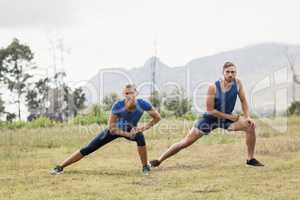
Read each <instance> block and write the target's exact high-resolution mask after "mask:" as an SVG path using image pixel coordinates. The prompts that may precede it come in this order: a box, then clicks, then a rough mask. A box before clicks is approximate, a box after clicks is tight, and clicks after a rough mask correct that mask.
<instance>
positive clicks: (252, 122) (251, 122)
mask: <svg viewBox="0 0 300 200" xmlns="http://www.w3.org/2000/svg"><path fill="white" fill-rule="evenodd" d="M246 121H247V123H248V125H249V128H255V122H254V120H253V119H251V118H250V117H246Z"/></svg>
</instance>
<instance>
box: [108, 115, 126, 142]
mask: <svg viewBox="0 0 300 200" xmlns="http://www.w3.org/2000/svg"><path fill="white" fill-rule="evenodd" d="M117 120H118V116H117V115H115V114H113V113H110V115H109V121H108V127H109V131H110V132H111V133H112V134H115V135H120V136H124V137H130V134H129V133H128V132H126V131H123V130H122V129H119V128H117V127H116V124H117Z"/></svg>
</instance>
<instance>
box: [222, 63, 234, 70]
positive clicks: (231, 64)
mask: <svg viewBox="0 0 300 200" xmlns="http://www.w3.org/2000/svg"><path fill="white" fill-rule="evenodd" d="M232 66H234V67H235V65H234V64H233V63H232V62H229V61H227V62H225V63H224V65H223V71H224V70H225V69H227V68H228V67H232Z"/></svg>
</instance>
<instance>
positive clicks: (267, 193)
mask: <svg viewBox="0 0 300 200" xmlns="http://www.w3.org/2000/svg"><path fill="white" fill-rule="evenodd" d="M171 124H175V126H174V127H171ZM191 125H192V122H187V123H185V122H184V121H182V120H176V121H173V120H172V121H171V120H162V122H161V123H160V125H159V126H157V127H155V129H153V130H150V131H148V132H147V133H145V135H146V138H147V144H148V151H149V158H156V157H157V156H159V155H160V154H161V153H162V152H164V151H165V150H166V149H167V148H168V147H169V146H170V145H171V144H172V143H174V142H176V141H178V140H180V139H181V138H182V137H183V136H184V135H185V134H186V132H187V130H188V129H189V128H190V127H191ZM100 129H101V127H99V126H97V125H89V126H81V125H77V126H76V125H69V126H62V127H57V126H54V127H49V128H34V129H29V128H20V129H1V130H0V131H1V132H0V181H1V187H0V199H1V200H2V199H3V200H25V199H26V200H27V199H28V200H36V199H38V200H40V199H51V200H52V199H58V200H101V199H103V200H107V199H108V200H110V199H122V200H127V199H130V200H131V199H147V200H148V199H153V200H159V199H162V200H165V199H174V200H176V199H178V200H182V199H220V200H224V199H225V200H226V199H228V200H229V199H230V200H234V199H236V200H246V199H247V200H252V199H253V200H254V199H263V200H271V199H272V200H279V199H284V200H292V199H295V200H296V199H299V196H300V131H299V130H300V118H297V117H293V118H290V119H289V124H288V131H287V132H286V133H277V132H276V131H274V130H272V129H271V128H270V127H269V126H267V125H266V124H263V123H262V122H259V123H258V130H257V134H258V138H257V150H256V152H257V154H256V155H257V158H258V159H259V160H261V161H263V162H264V163H265V164H266V167H264V168H251V167H246V166H245V164H244V163H245V155H246V148H245V144H244V143H245V142H244V136H243V133H240V132H239V133H233V134H232V133H230V134H222V133H221V132H220V131H218V130H217V131H215V132H214V133H213V134H212V135H209V136H205V137H203V138H201V139H200V140H199V141H197V143H196V144H194V145H192V146H191V147H190V148H188V149H186V150H184V151H182V152H180V153H179V154H177V155H176V156H174V157H172V158H171V159H169V160H168V161H166V162H165V163H164V164H163V165H162V166H161V167H159V168H158V169H155V170H153V171H152V173H151V174H150V175H149V176H146V177H145V176H143V175H142V174H141V167H140V163H139V159H138V157H137V152H136V144H135V143H133V142H128V141H127V140H124V139H119V140H116V141H114V142H112V143H111V144H109V145H107V146H105V147H103V148H102V149H100V150H98V151H97V152H95V153H93V154H91V155H90V156H88V157H86V158H84V159H83V160H82V161H80V162H78V163H76V164H74V165H73V166H71V167H69V168H67V169H66V171H65V173H64V174H63V175H60V176H51V175H50V174H49V173H48V172H49V169H50V168H52V167H53V166H54V165H55V164H56V163H58V162H60V161H61V160H63V159H64V158H65V157H66V156H68V155H69V154H70V153H72V152H73V151H74V150H76V149H78V148H80V147H82V146H83V145H85V144H86V143H88V142H89V140H90V139H92V138H93V137H94V136H95V135H96V134H97V132H99V131H100Z"/></svg>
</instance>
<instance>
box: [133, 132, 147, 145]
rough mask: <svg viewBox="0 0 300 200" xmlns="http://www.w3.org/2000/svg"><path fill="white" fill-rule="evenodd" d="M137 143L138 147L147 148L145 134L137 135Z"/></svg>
mask: <svg viewBox="0 0 300 200" xmlns="http://www.w3.org/2000/svg"><path fill="white" fill-rule="evenodd" d="M135 141H136V143H137V145H138V146H145V145H146V141H145V137H144V134H143V133H137V134H136V135H135Z"/></svg>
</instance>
